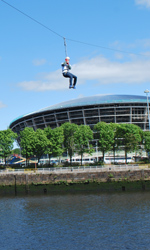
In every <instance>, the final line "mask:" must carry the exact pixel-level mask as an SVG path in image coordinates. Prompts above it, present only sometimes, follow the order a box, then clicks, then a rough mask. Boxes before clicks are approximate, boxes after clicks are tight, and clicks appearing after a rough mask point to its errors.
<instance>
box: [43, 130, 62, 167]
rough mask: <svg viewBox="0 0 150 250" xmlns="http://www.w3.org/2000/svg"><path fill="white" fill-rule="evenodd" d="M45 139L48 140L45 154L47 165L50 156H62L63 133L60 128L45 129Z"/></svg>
mask: <svg viewBox="0 0 150 250" xmlns="http://www.w3.org/2000/svg"><path fill="white" fill-rule="evenodd" d="M44 132H45V134H46V137H47V139H48V145H47V149H46V153H47V154H48V156H49V164H50V158H51V156H52V155H53V156H56V157H57V156H60V155H62V153H63V151H64V148H63V147H62V144H63V141H64V131H63V128H62V127H58V128H54V129H51V128H50V127H47V128H45V129H44Z"/></svg>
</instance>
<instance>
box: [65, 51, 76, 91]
mask: <svg viewBox="0 0 150 250" xmlns="http://www.w3.org/2000/svg"><path fill="white" fill-rule="evenodd" d="M69 60H70V58H69V57H68V56H67V57H66V58H65V62H63V63H62V64H61V66H62V74H63V76H64V77H66V78H70V79H69V83H70V84H69V89H71V88H73V89H76V83H77V77H76V76H75V75H73V74H72V73H70V72H69V70H70V69H71V65H70V64H69ZM72 81H73V85H72Z"/></svg>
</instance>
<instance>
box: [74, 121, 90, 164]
mask: <svg viewBox="0 0 150 250" xmlns="http://www.w3.org/2000/svg"><path fill="white" fill-rule="evenodd" d="M92 139H93V131H92V130H91V128H90V127H89V126H87V125H80V126H78V129H77V130H76V132H75V147H76V149H77V152H78V154H79V155H80V156H81V166H82V160H83V154H84V153H89V154H91V153H92V152H93V151H94V150H93V147H92V146H91V145H89V141H91V140H92Z"/></svg>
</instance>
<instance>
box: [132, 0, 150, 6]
mask: <svg viewBox="0 0 150 250" xmlns="http://www.w3.org/2000/svg"><path fill="white" fill-rule="evenodd" d="M135 3H136V4H137V5H144V6H145V7H146V8H150V0H135Z"/></svg>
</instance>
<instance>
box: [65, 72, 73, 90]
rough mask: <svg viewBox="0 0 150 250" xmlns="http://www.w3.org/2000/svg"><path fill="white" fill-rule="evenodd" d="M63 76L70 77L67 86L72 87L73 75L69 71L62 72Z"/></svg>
mask: <svg viewBox="0 0 150 250" xmlns="http://www.w3.org/2000/svg"><path fill="white" fill-rule="evenodd" d="M63 76H64V77H66V78H70V80H69V82H70V85H69V88H71V87H72V79H73V75H72V74H71V73H70V72H67V73H64V74H63Z"/></svg>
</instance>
